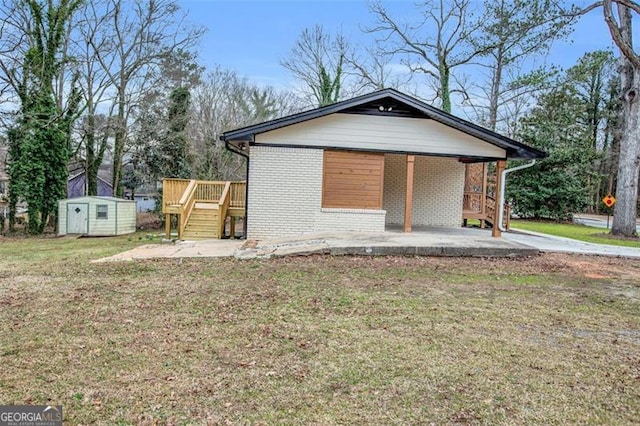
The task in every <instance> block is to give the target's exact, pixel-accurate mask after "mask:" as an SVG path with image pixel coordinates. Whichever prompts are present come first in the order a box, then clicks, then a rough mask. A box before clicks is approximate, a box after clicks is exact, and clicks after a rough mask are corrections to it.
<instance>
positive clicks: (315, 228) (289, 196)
mask: <svg viewBox="0 0 640 426" xmlns="http://www.w3.org/2000/svg"><path fill="white" fill-rule="evenodd" d="M322 161H323V150H321V149H307V148H282V147H265V146H259V145H256V146H252V147H251V161H250V167H249V199H248V203H247V204H248V206H247V208H248V211H247V234H248V235H247V237H248V238H250V239H262V238H273V237H283V236H293V235H300V234H304V233H309V232H319V231H384V225H385V213H384V211H382V210H356V209H353V210H352V209H322Z"/></svg>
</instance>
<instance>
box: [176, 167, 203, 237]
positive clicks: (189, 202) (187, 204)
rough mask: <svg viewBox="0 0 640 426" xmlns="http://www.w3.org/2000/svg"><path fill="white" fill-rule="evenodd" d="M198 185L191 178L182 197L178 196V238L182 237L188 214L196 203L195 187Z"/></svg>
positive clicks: (189, 214)
mask: <svg viewBox="0 0 640 426" xmlns="http://www.w3.org/2000/svg"><path fill="white" fill-rule="evenodd" d="M197 187H198V182H197V181H196V180H193V179H192V180H191V181H190V182H189V186H187V189H185V190H184V193H183V194H182V197H181V198H180V203H179V204H180V213H179V216H178V217H179V218H180V219H179V221H180V223H179V224H178V239H179V240H181V239H182V235H183V233H184V229H185V228H186V226H187V222H188V221H189V216H191V212H192V211H193V206H194V205H195V203H196V197H195V193H196V189H197Z"/></svg>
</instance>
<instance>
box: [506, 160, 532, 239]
mask: <svg viewBox="0 0 640 426" xmlns="http://www.w3.org/2000/svg"><path fill="white" fill-rule="evenodd" d="M534 164H536V160H532V161H531V162H530V163H527V164H523V165H521V166H518V167H512V168H510V169H504V170H503V171H502V179H501V180H500V202H499V203H498V208H499V209H500V210H498V229H499V230H500V231H502V232H507V230H506V229H504V227H503V225H502V222H503V221H504V198H505V189H506V186H507V185H506V182H507V173H511V172H517V171H518V170H522V169H528V168H529V167H532V166H533V165H534Z"/></svg>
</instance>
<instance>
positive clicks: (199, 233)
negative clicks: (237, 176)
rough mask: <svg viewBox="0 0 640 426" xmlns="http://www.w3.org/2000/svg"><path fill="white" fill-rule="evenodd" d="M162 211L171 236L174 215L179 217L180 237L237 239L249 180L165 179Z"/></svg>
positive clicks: (168, 236)
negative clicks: (236, 225) (236, 231)
mask: <svg viewBox="0 0 640 426" xmlns="http://www.w3.org/2000/svg"><path fill="white" fill-rule="evenodd" d="M162 182H163V186H162V189H163V191H162V212H163V213H164V215H165V233H166V237H167V239H169V238H171V222H172V215H175V216H177V234H178V239H180V240H203V239H219V238H225V237H227V234H226V228H227V226H226V225H227V219H229V220H228V222H229V234H228V236H229V237H230V238H235V220H236V219H237V218H239V217H244V216H245V213H246V209H245V205H246V203H245V189H246V183H245V182H219V181H198V180H186V179H163V181H162Z"/></svg>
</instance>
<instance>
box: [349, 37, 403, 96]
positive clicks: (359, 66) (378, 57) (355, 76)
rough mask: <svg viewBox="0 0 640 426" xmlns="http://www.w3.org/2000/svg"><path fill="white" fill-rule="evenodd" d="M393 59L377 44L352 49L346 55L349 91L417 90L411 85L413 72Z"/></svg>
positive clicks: (358, 92) (354, 92)
mask: <svg viewBox="0 0 640 426" xmlns="http://www.w3.org/2000/svg"><path fill="white" fill-rule="evenodd" d="M393 59H394V58H393V55H389V54H386V53H385V52H384V51H382V50H381V49H380V48H378V47H377V46H374V47H363V48H354V49H351V50H350V51H349V53H348V55H347V56H346V57H345V63H346V64H347V65H348V67H347V68H346V69H345V71H344V73H345V75H346V76H347V79H346V80H347V82H346V84H347V85H348V86H349V89H348V92H349V93H353V94H362V93H366V92H371V91H375V90H382V89H386V88H394V89H398V90H402V91H405V92H412V93H413V92H415V90H414V88H412V87H411V86H410V82H411V76H412V75H411V73H409V72H407V71H408V69H407V68H406V67H405V66H404V65H401V64H394V63H393ZM397 68H401V70H400V71H399V70H398V69H397Z"/></svg>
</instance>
